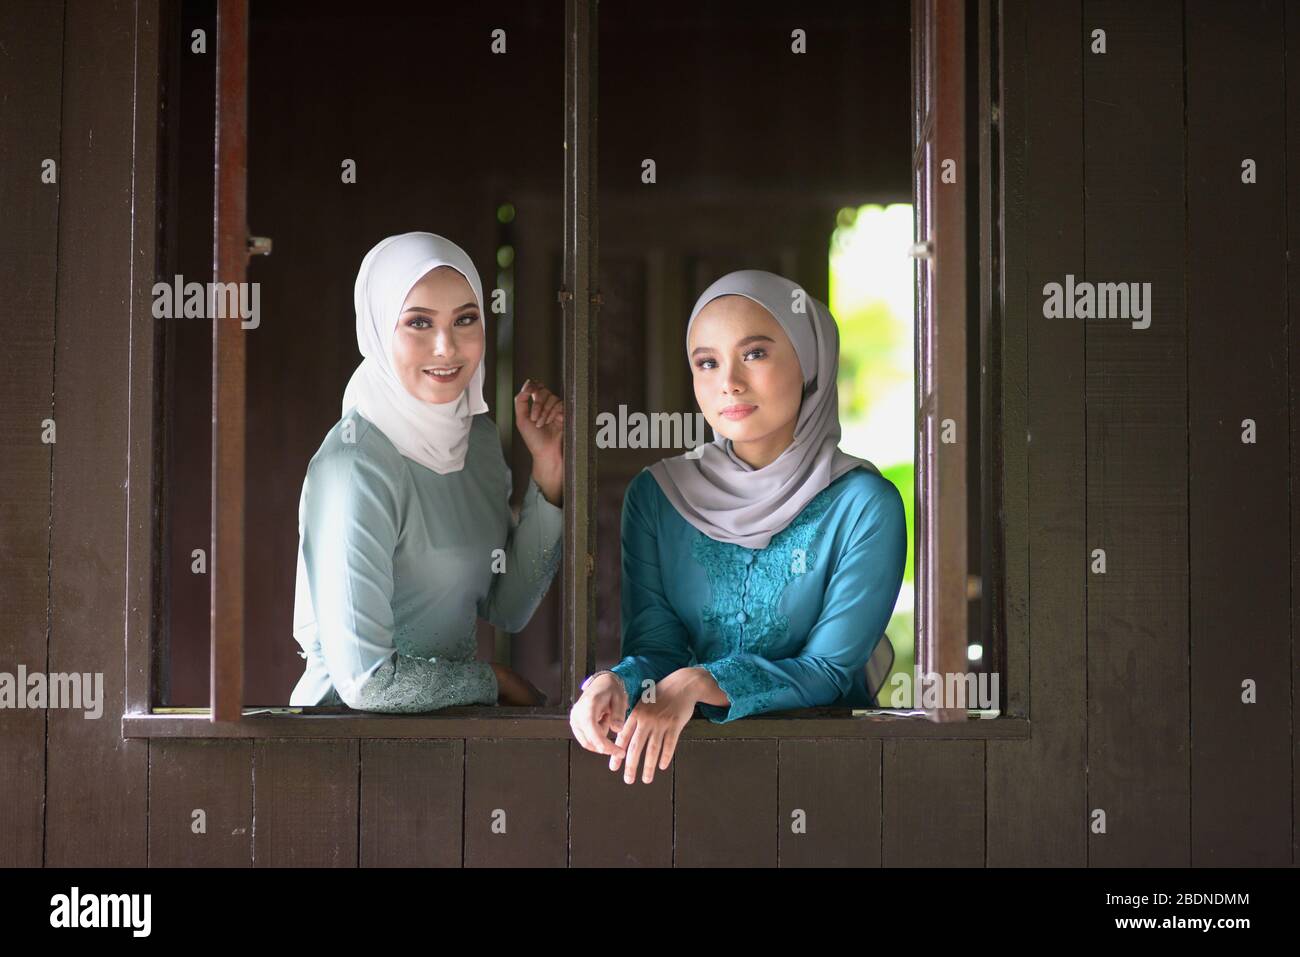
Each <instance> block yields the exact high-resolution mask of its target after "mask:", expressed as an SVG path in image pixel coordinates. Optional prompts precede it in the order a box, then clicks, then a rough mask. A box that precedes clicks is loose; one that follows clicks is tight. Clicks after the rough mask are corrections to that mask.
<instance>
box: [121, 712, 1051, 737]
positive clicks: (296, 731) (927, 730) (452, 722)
mask: <svg viewBox="0 0 1300 957" xmlns="http://www.w3.org/2000/svg"><path fill="white" fill-rule="evenodd" d="M277 710H278V709H277ZM299 710H300V713H296V714H291V713H284V712H278V713H268V712H266V711H262V712H261V713H257V714H245V715H244V719H243V720H242V721H238V722H220V723H214V722H211V721H209V720H208V715H207V713H206V712H207V709H203V710H202V711H201V712H199V713H183V714H177V713H167V712H154V713H150V714H125V715H123V716H122V737H124V738H540V739H550V740H555V739H562V738H572V736H573V732H572V731H571V730H570V728H569V712H568V709H564V708H554V707H547V708H505V707H495V708H493V707H476V708H447V709H444V710H443V711H439V712H437V713H436V714H414V715H412V714H370V713H365V712H360V711H351V710H349V709H346V708H302V709H299ZM1029 736H1030V734H1029V719H1028V718H1022V717H1001V716H999V717H994V718H985V719H981V718H979V717H972V718H970V719H969V720H967V721H956V722H946V723H939V722H934V721H929V720H927V719H926V718H925V717H923V716H920V715H917V714H916V713H915V712H888V711H882V712H871V713H869V714H859V715H854V714H853V713H852V711H851V710H850V709H847V708H815V709H809V710H806V711H797V712H793V711H790V712H779V713H778V712H773V713H772V714H766V715H754V716H750V717H748V718H741V719H739V720H738V721H731V722H727V723H726V724H714V723H713V722H712V721H709V720H708V719H706V718H694V719H692V720H691V722H690V723H689V724H688V725H687V726H686V728H685V729H684V730H683V732H682V737H683V738H961V739H970V740H984V739H997V740H1009V739H1010V740H1013V739H1017V738H1020V739H1027V738H1028V737H1029Z"/></svg>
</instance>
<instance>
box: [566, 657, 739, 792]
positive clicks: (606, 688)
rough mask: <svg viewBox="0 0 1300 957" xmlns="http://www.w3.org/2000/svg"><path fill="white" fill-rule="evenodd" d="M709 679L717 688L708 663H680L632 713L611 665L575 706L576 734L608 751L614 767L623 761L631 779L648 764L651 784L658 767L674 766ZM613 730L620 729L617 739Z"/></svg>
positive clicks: (644, 776)
mask: <svg viewBox="0 0 1300 957" xmlns="http://www.w3.org/2000/svg"><path fill="white" fill-rule="evenodd" d="M705 681H707V682H708V683H709V684H711V685H714V688H715V689H716V684H715V683H714V681H713V678H712V676H711V675H709V673H708V672H707V671H704V670H703V669H702V668H694V667H692V668H679V669H678V670H677V671H674V672H673V673H672V674H670V675H668V676H667V677H665V678H662V679H660V680H659V681H658V682H656V683H655V684H654V685H653V686H652V687H651V688H648V689H646V691H645V692H644V693H642V695H641V697H640V698H639V699H638V700H637V703H636V707H635V708H633V709H632V711H631V713H630V714H629V713H628V711H627V700H628V699H627V689H626V688H625V686H624V684H623V679H622V678H620V677H619V676H618V675H616V674H614V673H612V672H608V671H606V672H602V673H600V674H597V675H596V676H595V677H594V678H592V679H591V680H590V681H589V682H588V683H587V687H586V689H585V690H584V691H583V693H582V696H581V697H580V698H579V699H578V700H577V702H576V703H575V704H574V706H573V709H572V711H570V712H569V725H570V727H572V728H573V736H574V737H575V738H576V739H577V741H578V743H579V744H580V745H582V746H583V747H584V748H586V749H587V750H588V751H595V752H597V753H599V754H608V755H609V769H610V770H611V771H617V770H618V769H619V766H620V765H622V766H623V780H624V781H625V782H626V783H627V784H631V783H632V782H633V781H635V780H636V775H637V767H638V765H642V764H643V766H644V770H643V772H642V775H641V780H642V781H643V782H644V783H646V784H649V783H650V782H651V781H653V780H654V774H655V769H656V768H658V769H659V770H660V771H665V770H667V769H668V765H669V763H670V762H671V761H672V759H673V753H674V752H675V751H676V749H677V739H678V737H679V735H680V734H681V732H682V728H684V727H685V726H686V722H687V721H689V720H691V716H692V715H693V714H694V713H695V705H696V703H697V702H699V701H701V700H704V697H703V696H702V695H701V692H702V691H703V690H704V684H703V683H704V682H705ZM625 714H626V715H627V717H626V719H625V718H624V717H623V716H624V715H625ZM611 732H613V733H614V734H616V737H615V739H614V740H613V741H610V740H609V735H610V733H611Z"/></svg>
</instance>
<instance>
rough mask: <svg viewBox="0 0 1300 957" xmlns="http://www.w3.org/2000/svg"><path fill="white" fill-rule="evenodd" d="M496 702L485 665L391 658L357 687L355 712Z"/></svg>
mask: <svg viewBox="0 0 1300 957" xmlns="http://www.w3.org/2000/svg"><path fill="white" fill-rule="evenodd" d="M496 698H497V687H496V677H495V676H494V675H493V673H492V666H491V665H489V664H488V663H487V662H483V661H451V660H448V659H446V658H420V657H417V656H415V655H394V656H393V657H391V658H389V659H388V660H387V661H385V662H384V663H383V664H382V665H380V666H379V668H377V669H376V670H375V673H374V674H372V675H371V676H370V677H369V678H368V679H367V680H366V683H365V684H364V685H362V686H361V690H360V691H359V692H358V700H357V704H356V710H358V711H380V712H387V713H391V714H412V713H418V712H422V711H436V710H437V709H439V708H449V707H454V706H456V705H469V704H496Z"/></svg>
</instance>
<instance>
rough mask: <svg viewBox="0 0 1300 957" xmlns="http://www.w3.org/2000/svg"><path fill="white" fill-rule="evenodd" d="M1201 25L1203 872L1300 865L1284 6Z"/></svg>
mask: <svg viewBox="0 0 1300 957" xmlns="http://www.w3.org/2000/svg"><path fill="white" fill-rule="evenodd" d="M1186 22H1187V30H1186V38H1187V124H1188V125H1187V217H1188V222H1187V249H1188V261H1187V283H1188V292H1187V295H1188V300H1187V395H1188V427H1189V432H1190V436H1189V442H1190V448H1189V459H1188V463H1189V464H1188V468H1189V471H1190V480H1189V485H1188V496H1189V501H1190V521H1191V526H1190V530H1189V535H1190V541H1191V580H1190V582H1189V588H1190V592H1191V594H1190V597H1191V609H1190V612H1191V614H1190V623H1191V702H1192V721H1191V743H1192V781H1191V813H1192V837H1191V840H1192V849H1191V862H1192V865H1193V866H1201V865H1208V866H1217V867H1234V866H1244V865H1256V866H1258V865H1272V866H1278V865H1282V864H1289V863H1290V862H1291V852H1290V849H1289V847H1288V845H1289V844H1290V840H1291V730H1290V710H1291V700H1290V680H1289V677H1288V676H1287V671H1288V666H1289V664H1290V655H1291V650H1290V648H1289V647H1288V642H1287V640H1286V637H1287V635H1288V632H1289V630H1290V615H1291V607H1290V594H1289V583H1288V582H1287V581H1286V580H1285V579H1284V578H1283V577H1282V576H1280V575H1278V574H1277V571H1276V570H1277V569H1279V568H1282V567H1285V566H1286V565H1287V562H1288V559H1289V558H1290V541H1289V539H1290V529H1289V528H1287V526H1286V525H1285V524H1284V523H1282V522H1279V521H1278V520H1277V517H1278V515H1279V514H1281V513H1283V512H1285V511H1286V509H1287V505H1288V478H1287V465H1288V461H1287V459H1288V455H1289V450H1288V445H1289V436H1288V434H1287V431H1288V421H1287V370H1286V360H1285V354H1286V336H1287V326H1286V322H1287V316H1286V219H1285V216H1286V207H1285V199H1286V197H1285V192H1284V188H1285V185H1286V168H1285V165H1284V158H1283V137H1284V134H1285V127H1284V125H1283V116H1284V113H1285V102H1284V98H1285V93H1286V84H1285V80H1284V73H1283V54H1284V42H1285V34H1284V31H1283V24H1282V3H1281V0H1250V2H1249V3H1247V4H1240V5H1235V6H1232V7H1225V6H1223V5H1222V4H1216V3H1214V2H1211V0H1188V3H1187V8H1186ZM1228 35H1231V36H1232V43H1224V42H1223V38H1224V37H1225V36H1228ZM1247 158H1250V159H1253V160H1254V161H1255V163H1256V167H1257V168H1256V177H1257V181H1256V182H1255V183H1253V184H1246V183H1243V182H1242V175H1243V171H1242V162H1243V161H1244V160H1245V159H1247ZM1244 419H1251V420H1253V421H1254V423H1255V428H1256V429H1257V433H1256V436H1255V441H1254V442H1253V443H1251V444H1247V443H1244V442H1243V441H1242V433H1243V426H1242V422H1243V420H1244ZM1243 624H1246V627H1243ZM1247 680H1249V681H1252V682H1254V683H1255V685H1256V686H1257V693H1258V700H1257V702H1256V703H1251V704H1246V703H1243V701H1242V695H1243V689H1242V684H1243V682H1245V681H1247Z"/></svg>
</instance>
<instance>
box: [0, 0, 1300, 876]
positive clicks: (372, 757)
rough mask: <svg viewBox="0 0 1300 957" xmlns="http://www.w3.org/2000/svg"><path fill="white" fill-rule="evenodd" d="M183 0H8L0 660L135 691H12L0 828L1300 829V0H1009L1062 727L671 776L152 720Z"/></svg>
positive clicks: (387, 834) (310, 853)
mask: <svg viewBox="0 0 1300 957" xmlns="http://www.w3.org/2000/svg"><path fill="white" fill-rule="evenodd" d="M151 10H153V4H152V3H150V2H145V0H140V2H139V3H134V2H129V0H116V2H113V0H94V2H91V0H67V2H66V4H59V3H44V2H35V0H32V2H26V3H11V4H8V5H6V6H5V7H4V8H3V10H2V11H0V42H3V44H4V48H5V50H6V51H7V52H6V55H5V56H0V88H3V89H5V90H6V91H8V93H9V95H8V97H7V99H6V100H5V102H4V104H3V106H0V208H3V209H4V210H5V213H4V216H5V220H4V225H3V229H2V235H3V238H4V247H3V249H4V253H5V255H4V256H2V257H0V294H2V295H3V297H4V302H5V308H4V310H3V311H0V322H2V323H3V326H4V328H3V332H4V341H5V343H6V358H7V360H8V362H7V366H8V369H9V374H8V375H7V376H6V377H5V378H4V383H5V384H4V387H3V388H4V389H5V392H4V398H5V400H6V401H5V402H3V403H0V423H2V428H3V433H2V434H3V440H4V448H5V454H4V457H3V459H2V460H0V462H2V465H0V468H3V481H0V517H2V519H3V525H2V533H3V539H2V542H0V543H2V545H3V547H2V548H0V614H2V618H0V621H3V625H0V628H3V631H2V632H0V635H3V639H2V640H0V670H6V671H13V670H14V669H15V668H16V666H17V665H18V664H20V663H22V664H26V665H27V666H28V667H30V668H32V669H37V668H39V669H42V670H49V671H59V670H64V671H67V670H77V671H103V672H104V674H105V691H106V697H107V701H106V703H105V716H104V718H102V719H100V720H98V721H91V720H85V719H84V718H83V717H82V716H81V715H80V714H79V713H77V712H74V711H50V712H48V713H44V712H0V864H4V865H32V866H39V865H41V864H48V865H108V864H114V865H127V866H132V865H136V866H142V865H166V864H199V863H211V864H223V865H231V866H249V865H261V866H274V865H278V864H320V865H329V866H356V865H358V864H366V865H384V864H431V865H448V866H455V865H469V866H473V865H484V864H535V865H557V866H562V865H565V864H574V865H588V864H600V863H609V864H662V865H667V864H676V865H682V866H692V865H708V864H724V863H725V864H740V865H753V866H771V865H777V864H785V865H793V864H822V865H832V864H863V865H870V866H876V865H882V864H883V865H915V864H943V865H966V864H973V865H981V864H985V865H1018V864H1043V865H1062V866H1084V865H1152V864H1170V865H1187V864H1192V865H1202V864H1229V865H1231V864H1287V863H1293V862H1294V861H1295V846H1294V844H1293V837H1292V834H1293V830H1294V828H1293V823H1294V821H1295V816H1296V809H1297V798H1298V796H1300V792H1297V790H1296V782H1295V779H1294V777H1293V773H1292V766H1293V761H1294V758H1295V749H1296V738H1295V737H1294V735H1293V732H1292V728H1293V727H1294V725H1295V720H1294V719H1295V714H1294V711H1293V707H1294V705H1293V704H1292V702H1293V700H1294V698H1295V695H1294V690H1295V683H1296V680H1297V677H1298V675H1297V670H1296V668H1297V662H1296V659H1295V656H1294V654H1293V650H1294V642H1295V637H1296V634H1295V624H1294V620H1293V612H1292V605H1291V598H1290V596H1291V595H1292V594H1295V593H1296V592H1297V588H1296V586H1297V584H1300V582H1297V562H1296V559H1295V554H1294V552H1295V549H1294V547H1293V544H1292V543H1293V542H1295V541H1297V540H1300V534H1298V533H1300V524H1298V523H1300V509H1297V505H1296V502H1295V497H1294V495H1293V494H1292V493H1291V492H1290V485H1291V479H1292V477H1293V476H1295V475H1297V474H1300V468H1297V465H1298V464H1300V463H1297V461H1296V455H1297V453H1298V452H1300V433H1298V432H1297V422H1298V421H1300V415H1297V408H1296V402H1297V398H1298V397H1297V385H1296V383H1297V371H1296V370H1297V367H1298V365H1300V364H1298V362H1297V360H1298V359H1300V350H1298V345H1300V344H1298V342H1297V332H1296V325H1297V320H1300V315H1297V313H1296V308H1297V307H1296V306H1295V302H1296V301H1297V300H1300V295H1297V291H1300V274H1298V273H1296V272H1295V265H1294V264H1293V263H1290V262H1289V261H1288V258H1287V255H1286V250H1287V247H1288V241H1289V236H1290V235H1291V234H1292V233H1300V200H1298V199H1297V196H1298V195H1300V189H1297V188H1296V186H1295V185H1294V184H1295V182H1297V180H1296V179H1294V178H1293V182H1292V184H1291V185H1290V187H1289V188H1288V183H1287V173H1288V171H1289V170H1297V171H1300V162H1297V159H1296V156H1297V151H1300V124H1297V116H1298V115H1300V112H1298V105H1300V80H1298V77H1300V69H1297V68H1295V67H1294V64H1296V63H1297V62H1300V4H1298V3H1294V2H1291V3H1283V2H1280V0H1250V2H1243V3H1235V4H1224V3H1214V2H1210V0H1187V2H1186V3H1181V2H1171V0H1159V2H1148V3H1143V4H1127V3H1120V2H1106V3H1102V2H1094V0H1088V2H1084V3H1082V4H1080V3H1078V2H1073V3H1037V2H1033V3H1030V2H1026V0H1015V2H1012V0H1007V2H1006V3H1004V4H1003V31H1002V35H1001V37H1000V40H999V42H1000V45H1001V49H1002V54H1003V64H1002V80H1003V83H1004V84H1005V96H1004V100H1003V103H1002V105H1001V128H1000V134H1001V137H1002V141H1003V148H1004V150H1005V156H1006V169H1005V176H1004V179H1003V181H1002V182H1001V184H1000V186H1001V197H1002V200H1003V202H1004V204H1005V218H1004V221H1005V224H1006V227H1007V232H1006V236H1005V250H1004V252H1005V258H1004V260H1003V262H1002V270H1003V276H1002V279H1003V282H1004V298H1003V300H1002V302H1001V307H1002V313H1003V319H1004V325H1005V341H1004V356H1003V365H1004V373H1005V375H1006V377H1007V383H1006V389H1005V393H1004V396H1003V399H1004V403H1005V415H1006V437H1005V447H1006V454H1007V471H1006V476H1005V489H1004V500H1005V501H1004V508H1005V530H1006V540H1007V546H1008V566H1009V567H1008V580H1007V605H1008V629H1009V630H1010V631H1011V633H1012V634H1013V635H1019V636H1022V637H1023V636H1028V638H1029V641H1028V642H1027V643H1026V645H1025V647H1026V648H1027V649H1028V651H1027V652H1025V653H1019V654H1017V655H1015V656H1014V657H1012V659H1011V660H1010V661H1009V663H1008V671H1009V673H1008V674H1007V675H1006V676H1005V677H1006V681H1007V682H1008V683H1009V685H1010V686H1011V700H1012V702H1013V704H1014V706H1015V707H1016V708H1017V709H1019V708H1021V707H1023V708H1024V709H1027V712H1028V714H1029V716H1030V719H1031V727H1032V736H1031V737H1030V738H1029V739H1028V740H1003V741H992V740H990V741H987V742H985V741H980V740H953V739H947V740H945V739H935V740H925V739H908V738H905V737H904V738H899V737H888V738H867V739H842V738H841V739H834V740H833V739H798V740H795V739H784V740H775V739H760V738H751V739H745V738H737V739H719V740H688V741H685V742H683V744H682V747H681V749H680V751H679V753H678V756H677V758H676V760H675V761H674V766H673V768H672V769H671V771H670V772H669V773H667V774H663V775H661V776H659V777H658V778H657V779H656V782H655V783H654V784H653V785H651V786H649V787H646V786H643V785H639V784H638V785H636V786H635V787H634V788H629V787H627V786H625V785H624V784H623V783H622V781H621V779H619V778H616V777H614V776H613V775H611V774H609V772H608V771H606V770H605V769H604V767H603V762H602V761H601V760H600V759H599V758H598V757H596V756H594V755H590V754H588V753H586V752H583V751H581V750H580V749H578V748H577V746H576V745H575V744H573V743H572V742H570V741H565V740H522V739H508V740H507V739H497V740H485V739H464V740H462V739H456V740H429V741H422V740H377V739H364V740H358V739H344V740H332V739H312V740H304V739H294V740H256V741H249V740H213V741H196V740H161V739H154V740H144V739H129V740H124V739H123V738H122V737H121V735H120V728H119V726H118V722H117V715H119V714H120V713H121V712H122V710H123V703H124V696H125V692H124V679H125V677H126V672H127V667H128V663H127V662H126V661H125V658H124V646H125V643H124V634H125V629H126V622H127V615H128V613H129V611H130V610H129V609H127V608H126V607H125V602H124V596H125V594H126V580H127V570H126V568H125V557H124V556H125V542H126V533H125V523H126V507H125V502H126V489H125V476H126V474H127V467H128V449H130V448H132V447H133V445H132V436H131V435H130V434H128V419H127V416H126V413H125V401H126V387H127V381H128V374H129V372H130V370H129V369H128V355H129V353H128V348H127V347H128V331H129V326H128V317H129V312H128V299H129V289H130V281H131V267H132V264H133V263H134V262H136V261H137V260H136V257H134V256H133V255H132V235H133V225H134V220H133V215H138V211H137V213H133V208H132V202H131V198H132V186H133V182H134V176H135V171H136V170H137V168H138V167H139V164H141V163H144V164H145V166H146V167H147V168H150V169H152V159H151V158H149V157H141V156H133V150H134V149H135V144H137V143H139V142H144V143H145V144H147V143H149V142H150V141H149V139H148V138H147V137H144V138H143V139H141V138H139V137H138V136H137V135H136V134H135V133H133V128H132V98H133V92H134V90H133V87H134V82H135V76H136V64H135V58H136V56H138V55H139V56H148V55H150V54H151V53H152V51H151V50H149V49H148V47H147V45H146V47H145V48H144V49H142V50H137V48H136V45H135V40H134V38H135V36H136V33H137V30H136V27H137V24H136V18H137V17H138V16H142V15H144V16H151V15H152V13H150V11H151ZM1094 29H1104V30H1105V31H1106V43H1107V50H1106V53H1105V54H1096V53H1092V52H1090V50H1089V43H1090V40H1089V34H1090V33H1091V31H1092V30H1094ZM1288 59H1290V61H1291V63H1292V64H1293V68H1292V69H1291V70H1290V71H1289V72H1288V71H1286V69H1285V65H1286V62H1287V60H1288ZM604 66H605V68H607V69H608V68H609V64H605V65H604ZM45 157H52V158H55V159H57V160H58V161H59V182H58V184H57V185H49V186H45V185H40V183H39V169H40V161H41V159H43V158H45ZM1246 158H1250V159H1254V160H1255V162H1256V163H1257V166H1258V182H1257V183H1255V184H1253V185H1246V184H1243V183H1242V182H1241V162H1242V160H1244V159H1246ZM1066 273H1072V274H1073V275H1074V276H1075V277H1076V278H1078V279H1084V278H1086V279H1089V280H1092V281H1137V282H1142V281H1149V282H1151V283H1152V284H1153V293H1154V303H1155V307H1154V313H1153V319H1152V324H1151V327H1150V328H1149V329H1146V330H1134V329H1131V328H1129V327H1128V325H1127V324H1126V323H1123V322H1116V321H1109V322H1097V321H1093V322H1087V321H1082V320H1075V321H1070V320H1047V319H1045V318H1043V316H1042V292H1041V290H1042V287H1043V284H1044V283H1046V282H1049V281H1062V280H1063V279H1064V276H1065V274H1066ZM1289 320H1290V321H1289ZM51 417H52V418H54V419H55V420H56V421H57V423H58V433H57V435H58V440H57V442H56V444H54V445H53V446H49V445H43V444H41V443H40V441H39V435H40V424H41V420H43V419H45V418H51ZM1246 418H1250V419H1253V420H1254V421H1255V423H1256V428H1257V435H1258V440H1257V442H1256V443H1254V444H1243V443H1242V441H1241V431H1242V427H1241V421H1242V420H1243V419H1246ZM1021 435H1023V436H1024V441H1023V442H1020V441H1018V437H1019V436H1021ZM1098 548H1101V549H1104V550H1105V552H1106V560H1107V571H1106V573H1105V574H1104V575H1098V574H1093V573H1092V572H1091V571H1090V565H1091V553H1092V552H1093V550H1094V549H1098ZM131 667H138V663H135V662H132V663H131ZM1248 679H1249V680H1252V681H1254V682H1255V683H1256V684H1257V687H1258V703H1256V704H1250V705H1246V704H1242V703H1241V688H1242V682H1243V681H1246V680H1248ZM195 808H203V809H205V811H206V813H207V820H208V828H207V834H206V835H204V836H201V837H200V836H197V835H194V834H192V833H191V830H190V820H191V813H192V811H193V810H194V809H195ZM796 808H802V809H803V810H804V811H806V813H807V815H808V820H809V828H808V833H807V834H805V835H795V834H793V833H791V830H790V827H789V821H790V814H791V812H792V810H793V809H796ZM1098 811H1100V812H1104V814H1105V819H1106V830H1105V832H1104V833H1096V832H1094V831H1093V829H1092V828H1091V827H1090V822H1091V820H1092V819H1093V816H1094V813H1095V812H1098ZM502 813H504V815H505V821H506V833H504V834H494V833H493V831H492V827H491V824H492V821H493V819H494V816H496V817H498V818H499V817H500V815H501V814H502ZM254 821H256V827H254Z"/></svg>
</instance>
